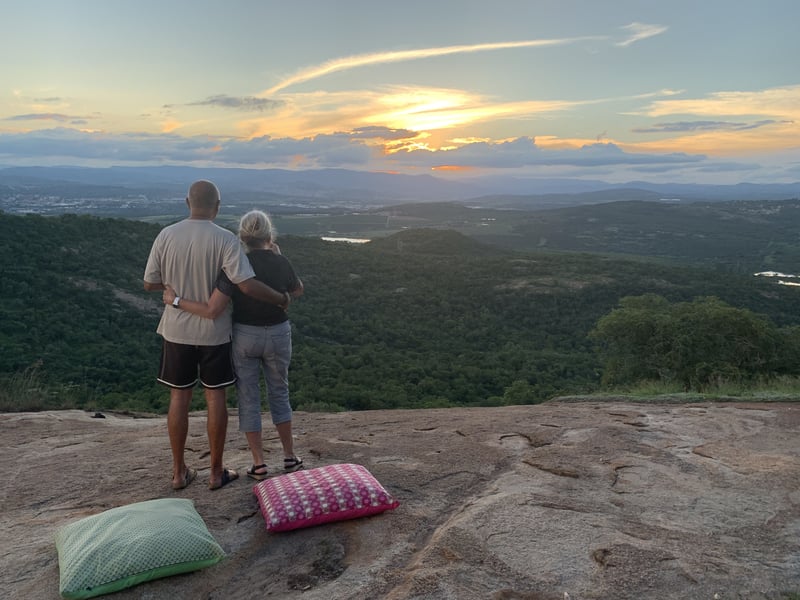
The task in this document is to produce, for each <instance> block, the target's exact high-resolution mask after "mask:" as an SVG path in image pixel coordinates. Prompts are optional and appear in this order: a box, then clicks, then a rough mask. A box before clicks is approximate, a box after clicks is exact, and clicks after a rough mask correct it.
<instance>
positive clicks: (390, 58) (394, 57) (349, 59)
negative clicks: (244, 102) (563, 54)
mask: <svg viewBox="0 0 800 600" xmlns="http://www.w3.org/2000/svg"><path fill="white" fill-rule="evenodd" d="M629 27H630V26H629ZM603 39H606V38H605V37H604V36H587V37H574V38H560V39H539V40H523V41H517V42H492V43H485V44H470V45H458V46H439V47H433V48H417V49H415V50H397V51H393V52H392V51H390V52H376V53H372V54H356V55H353V56H346V57H344V58H337V59H334V60H330V61H327V62H324V63H322V64H320V65H314V66H311V67H307V68H305V69H302V70H301V71H299V72H297V73H295V74H294V75H292V76H290V77H287V78H286V79H284V80H283V81H281V82H280V83H278V84H277V85H274V86H272V87H271V88H269V89H268V90H265V91H264V92H262V93H260V94H259V96H261V97H269V96H273V95H274V94H276V93H278V92H280V91H281V90H284V89H286V88H288V87H290V86H292V85H295V84H298V83H303V82H306V81H311V80H313V79H318V78H320V77H323V76H325V75H329V74H331V73H336V72H338V71H346V70H349V69H355V68H357V67H363V66H367V65H376V64H385V63H392V62H402V61H408V60H420V59H425V58H432V57H436V56H446V55H448V54H466V53H471V52H487V51H492V50H507V49H512V48H537V47H545V46H563V45H567V44H574V43H577V42H583V41H586V40H603Z"/></svg>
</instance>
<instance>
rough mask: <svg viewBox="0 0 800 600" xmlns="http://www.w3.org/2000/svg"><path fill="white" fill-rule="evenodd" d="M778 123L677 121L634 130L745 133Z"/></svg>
mask: <svg viewBox="0 0 800 600" xmlns="http://www.w3.org/2000/svg"><path fill="white" fill-rule="evenodd" d="M775 123H777V121H775V120H772V119H767V120H763V121H757V122H755V123H734V122H730V121H677V122H675V123H656V124H654V125H653V126H652V127H641V128H636V129H633V130H632V131H634V132H635V133H676V132H686V131H745V130H747V129H757V128H758V127H764V126H766V125H773V124H775Z"/></svg>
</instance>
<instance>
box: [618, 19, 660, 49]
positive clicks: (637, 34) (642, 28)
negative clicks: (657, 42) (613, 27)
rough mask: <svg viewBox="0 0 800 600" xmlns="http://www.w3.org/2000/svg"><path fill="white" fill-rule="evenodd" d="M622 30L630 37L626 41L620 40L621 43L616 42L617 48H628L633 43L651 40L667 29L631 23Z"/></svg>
mask: <svg viewBox="0 0 800 600" xmlns="http://www.w3.org/2000/svg"><path fill="white" fill-rule="evenodd" d="M622 29H626V30H628V31H629V32H630V36H629V37H627V38H626V39H624V40H622V41H621V42H617V44H616V45H617V46H622V47H626V46H630V45H631V44H633V43H635V42H639V41H641V40H645V39H647V38H651V37H653V36H656V35H660V34H662V33H664V32H665V31H666V30H667V27H663V26H661V25H647V24H645V23H636V22H634V23H631V24H630V25H625V26H624V27H623V28H622Z"/></svg>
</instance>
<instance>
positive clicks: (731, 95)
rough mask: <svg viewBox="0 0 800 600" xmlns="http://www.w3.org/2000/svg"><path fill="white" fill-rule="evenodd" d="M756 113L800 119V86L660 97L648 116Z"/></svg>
mask: <svg viewBox="0 0 800 600" xmlns="http://www.w3.org/2000/svg"><path fill="white" fill-rule="evenodd" d="M678 114H685V115H706V116H723V115H724V116H753V115H765V116H770V117H773V118H778V119H785V120H800V85H790V86H784V87H774V88H767V89H765V90H758V91H723V92H715V93H713V94H710V95H708V96H707V97H705V98H689V99H672V100H658V101H656V102H653V103H652V104H651V105H650V106H649V108H648V109H647V115H649V116H651V117H662V116H665V115H678Z"/></svg>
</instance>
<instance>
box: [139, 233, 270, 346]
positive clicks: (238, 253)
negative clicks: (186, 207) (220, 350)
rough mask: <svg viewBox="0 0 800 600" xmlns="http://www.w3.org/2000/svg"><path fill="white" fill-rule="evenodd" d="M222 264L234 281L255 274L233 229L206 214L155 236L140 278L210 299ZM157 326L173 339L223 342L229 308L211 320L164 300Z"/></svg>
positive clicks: (228, 332) (198, 298) (226, 335)
mask: <svg viewBox="0 0 800 600" xmlns="http://www.w3.org/2000/svg"><path fill="white" fill-rule="evenodd" d="M220 270H222V271H224V272H225V274H226V275H227V276H228V279H230V280H231V281H232V282H233V283H234V284H237V283H241V282H242V281H244V280H246V279H250V278H252V277H255V272H254V271H253V268H252V267H251V266H250V261H248V260H247V255H246V254H245V253H244V251H243V249H242V246H241V244H240V243H239V240H238V238H237V237H236V236H235V235H234V234H233V233H231V232H230V231H228V230H227V229H223V228H222V227H220V226H218V225H216V224H214V223H213V222H212V221H209V220H205V219H184V220H183V221H179V222H178V223H175V224H174V225H169V226H167V227H165V228H164V229H162V230H161V231H160V232H159V234H158V235H157V236H156V239H155V241H154V242H153V247H152V248H151V249H150V256H149V257H148V258H147V266H146V267H145V271H144V280H145V281H146V282H148V283H162V284H165V285H170V286H172V288H173V289H174V290H175V293H176V294H178V296H182V297H185V298H188V299H190V300H196V301H198V302H208V299H209V297H210V296H211V292H213V291H214V282H215V281H216V278H217V275H219V272H220ZM156 331H157V332H158V333H160V334H161V335H162V336H163V337H164V339H165V340H167V341H170V342H174V343H177V344H191V345H197V346H217V345H219V344H225V343H227V342H229V341H230V340H231V315H230V308H228V310H226V311H225V312H223V313H222V314H221V315H220V316H219V317H217V318H216V319H213V320H212V319H204V318H203V317H198V316H196V315H193V314H191V313H188V312H186V311H183V310H180V309H177V308H173V307H172V306H165V307H164V312H163V313H162V315H161V321H159V323H158V328H157V329H156Z"/></svg>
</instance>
